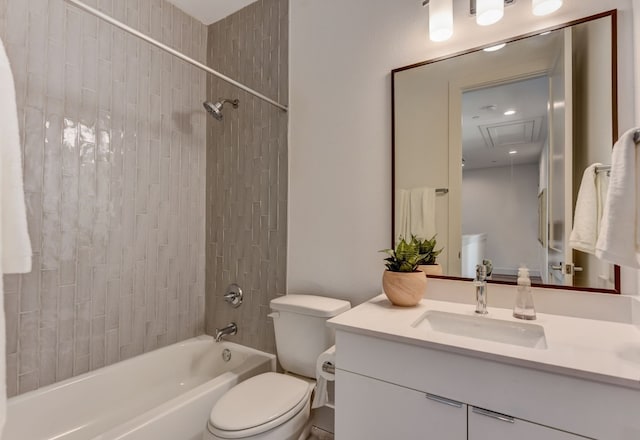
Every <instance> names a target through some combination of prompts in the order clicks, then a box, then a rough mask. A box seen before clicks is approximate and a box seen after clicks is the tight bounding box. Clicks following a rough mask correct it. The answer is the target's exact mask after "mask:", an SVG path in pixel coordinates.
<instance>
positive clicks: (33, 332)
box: [0, 0, 284, 395]
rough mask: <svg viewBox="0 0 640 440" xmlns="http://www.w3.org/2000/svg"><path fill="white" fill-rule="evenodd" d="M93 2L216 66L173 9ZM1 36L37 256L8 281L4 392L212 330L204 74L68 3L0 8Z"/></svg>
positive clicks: (199, 34)
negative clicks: (27, 270) (208, 326)
mask: <svg viewBox="0 0 640 440" xmlns="http://www.w3.org/2000/svg"><path fill="white" fill-rule="evenodd" d="M85 1H86V3H87V4H89V5H92V6H97V7H98V8H100V9H101V10H103V11H105V12H107V13H108V14H110V15H112V16H114V17H115V18H116V19H118V20H121V21H123V22H125V23H127V24H129V25H131V26H133V27H135V28H138V29H140V30H141V31H142V32H145V33H149V34H150V35H151V36H152V37H154V38H156V39H159V40H161V41H163V42H164V43H167V44H169V45H171V46H173V47H175V48H177V49H179V50H181V51H183V52H185V53H186V54H187V55H190V56H192V57H194V58H196V59H198V60H201V61H205V58H206V44H207V41H206V37H207V32H206V31H207V29H206V27H205V26H204V25H202V24H201V23H200V22H198V21H196V20H194V19H193V18H191V17H189V16H187V15H185V14H184V13H182V12H181V11H179V10H178V9H176V8H175V7H173V6H172V5H170V4H169V3H167V2H165V1H163V0H85ZM0 38H2V40H3V41H4V43H5V46H6V48H7V51H8V54H9V58H10V60H11V63H12V68H13V72H14V77H15V81H16V89H17V99H18V108H19V117H20V123H21V130H22V133H21V135H22V139H23V144H24V156H25V163H24V177H25V192H26V201H27V206H28V208H27V209H28V223H29V231H30V236H31V240H32V244H33V250H34V253H35V255H34V258H33V268H34V270H33V272H32V273H31V274H28V275H25V276H7V277H5V296H4V298H5V307H6V316H7V355H8V356H7V361H8V377H7V386H8V393H9V395H15V394H19V393H24V392H26V391H29V390H33V389H35V388H38V387H42V386H44V385H47V384H50V383H53V382H55V381H59V380H62V379H65V378H68V377H71V376H74V375H77V374H80V373H83V372H86V371H88V370H92V369H95V368H99V367H102V366H104V365H107V364H111V363H113V362H117V361H119V360H122V359H125V358H128V357H131V356H134V355H137V354H140V353H142V352H144V351H148V350H152V349H154V348H157V347H160V346H163V345H167V344H170V343H172V342H176V341H179V340H182V339H185V338H188V337H191V336H194V335H196V334H200V333H202V332H203V331H204V313H205V306H204V300H205V297H204V288H205V279H204V270H205V165H206V158H205V150H206V145H205V135H206V131H205V118H206V116H205V113H204V111H203V110H202V105H201V103H202V101H203V99H204V98H205V92H206V83H205V81H206V78H205V74H204V73H203V72H201V71H199V70H197V69H195V68H194V67H191V66H189V65H187V64H186V63H184V62H182V61H179V60H178V59H176V58H174V57H172V56H170V55H167V54H165V53H163V52H161V51H160V50H158V49H155V48H152V47H151V46H150V45H148V44H147V43H144V42H142V41H139V40H137V39H135V38H134V37H131V36H128V35H126V34H125V33H124V32H122V31H120V30H118V29H116V28H114V27H113V26H111V25H109V24H106V23H103V22H99V21H98V19H96V18H93V17H91V16H90V15H89V14H87V13H85V12H82V11H80V10H78V9H76V8H74V7H73V6H70V5H68V4H66V3H65V2H64V1H63V0H0ZM243 104H244V105H246V101H245V102H243ZM255 108H262V107H259V106H258V105H257V104H256V107H255ZM259 111H262V110H259ZM230 113H231V112H230ZM269 114H270V113H269V112H267V111H266V110H265V115H266V116H265V117H268V115H269ZM263 174H264V173H259V176H261V178H263ZM256 189H257V188H256ZM233 197H235V195H234V196H233ZM282 234H284V230H282ZM260 261H262V260H260Z"/></svg>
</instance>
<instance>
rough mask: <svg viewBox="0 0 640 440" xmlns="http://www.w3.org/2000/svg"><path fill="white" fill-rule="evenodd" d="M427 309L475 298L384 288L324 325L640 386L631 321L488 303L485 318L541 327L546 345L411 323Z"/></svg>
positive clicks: (470, 310)
mask: <svg viewBox="0 0 640 440" xmlns="http://www.w3.org/2000/svg"><path fill="white" fill-rule="evenodd" d="M429 310H438V311H445V312H451V313H458V314H466V315H474V310H475V304H474V305H471V304H461V303H453V302H448V301H436V300H431V299H423V300H422V301H421V303H420V304H418V305H417V306H416V307H409V308H406V307H396V306H393V305H392V304H391V303H390V302H389V300H388V299H387V297H386V296H385V295H384V294H383V295H379V296H377V297H375V298H373V299H371V300H370V301H368V302H366V303H363V304H361V305H359V306H357V307H355V308H353V309H351V310H349V311H347V312H345V313H343V314H341V315H339V316H337V317H335V318H333V319H331V320H330V321H328V325H329V326H330V327H333V328H335V329H336V330H341V331H347V332H351V333H358V334H362V335H366V336H373V337H379V338H384V339H387V340H392V341H397V342H400V343H406V344H412V345H418V346H422V347H425V348H431V349H438V350H446V351H451V352H455V353H459V354H463V355H467V356H474V357H481V358H484V359H489V360H495V361H498V362H505V363H509V364H514V365H519V366H523V367H528V368H534V369H539V370H544V371H548V372H552V373H559V374H565V375H569V376H574V377H580V378H583V379H589V380H596V381H600V382H604V383H610V384H614V385H620V386H624V387H629V388H636V389H640V330H639V328H638V327H636V326H635V325H632V324H629V323H620V322H610V321H603V320H593V319H584V318H573V317H567V316H560V315H551V314H545V313H538V314H537V319H536V320H535V321H522V320H519V319H515V318H513V317H512V310H510V309H500V308H494V307H488V309H487V310H488V311H489V314H488V315H486V318H488V319H490V318H494V319H500V320H505V321H513V322H518V323H523V322H526V323H531V324H537V325H540V326H542V327H544V331H545V337H546V341H547V348H546V349H536V348H528V347H520V346H515V345H510V344H504V343H500V342H493V341H488V340H484V339H476V338H471V337H465V336H457V335H453V334H449V333H441V332H438V331H432V330H425V329H422V328H415V327H412V324H413V323H415V322H416V321H417V320H418V319H419V318H420V317H421V316H423V315H424V314H425V313H426V312H427V311H429Z"/></svg>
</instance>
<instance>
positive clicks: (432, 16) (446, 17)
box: [422, 0, 453, 42]
mask: <svg viewBox="0 0 640 440" xmlns="http://www.w3.org/2000/svg"><path fill="white" fill-rule="evenodd" d="M427 5H429V39H430V40H431V41H435V42H440V41H446V40H448V39H449V38H451V36H452V35H453V0H423V2H422V6H427Z"/></svg>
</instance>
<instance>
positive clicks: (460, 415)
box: [335, 370, 467, 440]
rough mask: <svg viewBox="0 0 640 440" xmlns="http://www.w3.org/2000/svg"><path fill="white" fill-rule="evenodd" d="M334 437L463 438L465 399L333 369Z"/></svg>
mask: <svg viewBox="0 0 640 440" xmlns="http://www.w3.org/2000/svg"><path fill="white" fill-rule="evenodd" d="M335 423H336V425H335V434H336V440H466V438H467V408H466V405H464V404H462V403H458V402H453V401H451V400H447V399H443V398H440V397H438V396H432V395H427V394H425V393H423V392H420V391H416V390H413V389H410V388H404V387H401V386H397V385H392V384H390V383H387V382H382V381H379V380H376V379H371V378H369V377H365V376H360V375H358V374H353V373H348V372H345V371H342V370H337V371H336V410H335Z"/></svg>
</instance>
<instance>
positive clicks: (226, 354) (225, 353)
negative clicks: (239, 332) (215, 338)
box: [222, 348, 231, 362]
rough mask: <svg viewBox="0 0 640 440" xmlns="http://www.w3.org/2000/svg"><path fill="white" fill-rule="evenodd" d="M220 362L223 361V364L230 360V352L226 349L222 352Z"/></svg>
mask: <svg viewBox="0 0 640 440" xmlns="http://www.w3.org/2000/svg"><path fill="white" fill-rule="evenodd" d="M222 360H224V361H225V362H229V361H230V360H231V350H229V349H228V348H225V349H224V350H222Z"/></svg>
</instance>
